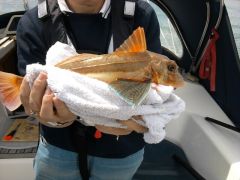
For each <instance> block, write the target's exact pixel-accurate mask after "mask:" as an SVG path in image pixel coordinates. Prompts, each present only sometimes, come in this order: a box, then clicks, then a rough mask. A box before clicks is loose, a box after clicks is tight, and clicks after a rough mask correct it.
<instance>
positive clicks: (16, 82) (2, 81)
mask: <svg viewBox="0 0 240 180" xmlns="http://www.w3.org/2000/svg"><path fill="white" fill-rule="evenodd" d="M22 80H23V78H22V77H20V76H17V75H14V74H10V73H5V72H1V71H0V101H1V102H2V103H3V105H4V106H6V107H7V108H8V109H9V110H10V111H14V110H15V109H17V108H18V107H19V106H20V105H21V104H22V103H21V100H20V97H19V92H20V86H21V83H22Z"/></svg>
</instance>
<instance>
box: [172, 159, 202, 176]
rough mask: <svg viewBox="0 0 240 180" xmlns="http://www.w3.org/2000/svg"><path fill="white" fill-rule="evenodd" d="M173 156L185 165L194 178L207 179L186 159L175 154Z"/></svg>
mask: <svg viewBox="0 0 240 180" xmlns="http://www.w3.org/2000/svg"><path fill="white" fill-rule="evenodd" d="M172 158H173V159H174V160H175V161H176V162H177V163H179V164H180V165H181V166H182V167H184V168H185V169H186V170H187V171H188V172H189V173H190V174H191V175H192V176H193V177H194V178H196V179H197V180H206V179H205V178H204V177H203V176H202V175H200V174H199V173H198V172H197V171H196V170H195V169H194V168H193V167H192V166H191V165H190V164H189V163H187V162H186V161H184V160H183V159H182V158H180V157H179V156H178V155H176V154H174V155H173V156H172Z"/></svg>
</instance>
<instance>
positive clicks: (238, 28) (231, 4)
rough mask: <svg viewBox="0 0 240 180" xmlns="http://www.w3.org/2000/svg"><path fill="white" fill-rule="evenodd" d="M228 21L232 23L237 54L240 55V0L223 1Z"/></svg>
mask: <svg viewBox="0 0 240 180" xmlns="http://www.w3.org/2000/svg"><path fill="white" fill-rule="evenodd" d="M225 4H226V7H227V11H228V15H229V18H230V22H231V25H232V30H233V35H234V39H235V42H236V45H237V50H238V55H239V56H240V23H239V22H240V11H239V9H240V1H239V0H227V1H225Z"/></svg>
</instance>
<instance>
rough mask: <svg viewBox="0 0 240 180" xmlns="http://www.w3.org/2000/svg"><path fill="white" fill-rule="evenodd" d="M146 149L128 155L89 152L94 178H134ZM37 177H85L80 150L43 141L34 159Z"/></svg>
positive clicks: (73, 179) (75, 179)
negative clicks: (81, 167) (104, 155)
mask: <svg viewBox="0 0 240 180" xmlns="http://www.w3.org/2000/svg"><path fill="white" fill-rule="evenodd" d="M143 154H144V149H141V150H140V151H138V152H136V153H134V154H132V155H130V156H127V157H125V158H119V159H112V158H101V157H95V156H88V168H89V171H90V180H130V179H132V177H133V175H134V174H135V172H136V171H137V169H138V167H139V166H140V164H141V162H142V160H143ZM34 170H35V175H36V177H35V179H36V180H81V179H82V178H81V176H80V173H79V167H78V155H77V153H74V152H71V151H67V150H64V149H61V148H58V147H55V146H52V145H50V144H48V143H47V142H46V141H44V140H42V141H40V143H39V148H38V151H37V155H36V157H35V160H34Z"/></svg>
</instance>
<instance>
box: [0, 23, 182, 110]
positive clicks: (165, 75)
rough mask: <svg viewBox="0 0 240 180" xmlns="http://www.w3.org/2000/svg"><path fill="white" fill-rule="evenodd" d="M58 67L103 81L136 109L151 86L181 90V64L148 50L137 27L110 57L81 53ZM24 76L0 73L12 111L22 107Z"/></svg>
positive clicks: (1, 94) (0, 90)
mask: <svg viewBox="0 0 240 180" xmlns="http://www.w3.org/2000/svg"><path fill="white" fill-rule="evenodd" d="M55 66H56V67H58V68H61V69H66V70H69V71H73V72H76V73H79V74H83V75H86V76H88V77H90V78H95V79H98V80H100V81H103V82H105V83H107V84H108V85H109V87H110V88H111V89H112V90H113V91H114V92H115V93H116V94H117V95H118V96H119V97H120V98H122V99H123V100H124V101H126V102H127V103H128V104H129V105H132V106H137V105H139V104H141V103H142V101H143V100H144V99H145V97H146V95H147V94H148V92H149V90H150V88H151V83H155V84H162V85H167V86H173V87H175V88H178V87H181V86H183V84H184V80H183V77H182V76H181V74H180V73H179V71H178V65H177V64H176V62H175V61H173V60H170V59H169V58H168V57H166V56H164V55H162V54H158V53H155V52H151V51H149V50H147V45H146V38H145V32H144V29H143V28H142V27H138V28H137V29H136V30H134V31H133V33H132V34H131V35H130V36H129V37H128V39H126V40H125V41H124V42H123V44H122V45H121V46H120V47H119V48H117V49H116V50H115V51H114V52H113V53H110V54H102V55H96V54H88V53H82V54H78V55H75V56H72V57H69V58H66V59H64V60H62V61H61V62H59V63H57V64H55ZM22 80H23V77H21V76H17V75H14V74H10V73H6V72H1V71H0V100H1V102H2V104H3V105H4V106H6V107H7V108H8V109H9V110H10V111H14V110H15V109H17V108H18V107H19V106H20V105H21V100H20V97H19V96H20V95H19V94H20V86H21V83H22Z"/></svg>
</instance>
